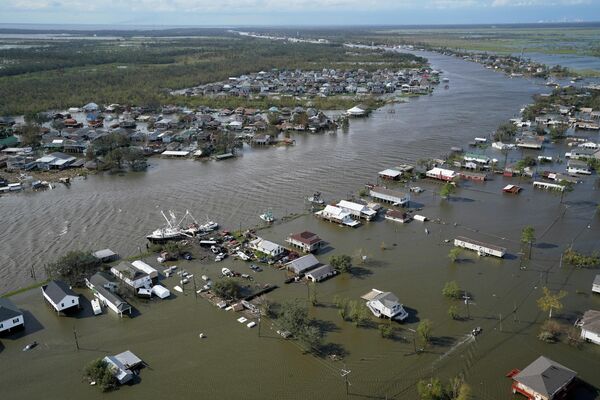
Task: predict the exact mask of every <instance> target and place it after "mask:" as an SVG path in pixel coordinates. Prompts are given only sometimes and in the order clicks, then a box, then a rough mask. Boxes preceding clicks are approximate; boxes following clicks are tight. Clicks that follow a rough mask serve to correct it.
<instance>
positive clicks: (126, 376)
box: [102, 356, 133, 385]
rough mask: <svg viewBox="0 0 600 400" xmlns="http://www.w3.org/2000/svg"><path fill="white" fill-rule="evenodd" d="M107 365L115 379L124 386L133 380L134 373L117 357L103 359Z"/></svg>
mask: <svg viewBox="0 0 600 400" xmlns="http://www.w3.org/2000/svg"><path fill="white" fill-rule="evenodd" d="M102 361H104V362H105V363H106V364H107V365H108V369H109V370H110V372H111V373H112V374H113V376H114V377H115V379H116V380H117V381H119V383H120V384H121V385H122V384H124V383H127V382H129V381H130V380H132V379H133V372H131V370H130V369H129V368H127V367H126V366H125V365H123V363H122V362H121V361H119V359H117V357H115V356H106V357H104V358H103V359H102Z"/></svg>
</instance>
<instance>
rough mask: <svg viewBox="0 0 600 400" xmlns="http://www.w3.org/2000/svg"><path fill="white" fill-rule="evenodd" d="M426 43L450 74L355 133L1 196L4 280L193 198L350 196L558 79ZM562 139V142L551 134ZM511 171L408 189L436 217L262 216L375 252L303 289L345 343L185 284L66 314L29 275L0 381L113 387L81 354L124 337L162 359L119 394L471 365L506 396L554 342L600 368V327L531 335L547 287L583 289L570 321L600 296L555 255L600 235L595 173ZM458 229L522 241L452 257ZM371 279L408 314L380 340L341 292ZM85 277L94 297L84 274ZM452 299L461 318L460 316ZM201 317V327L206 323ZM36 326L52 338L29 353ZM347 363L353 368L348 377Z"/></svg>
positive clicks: (585, 372)
mask: <svg viewBox="0 0 600 400" xmlns="http://www.w3.org/2000/svg"><path fill="white" fill-rule="evenodd" d="M425 55H426V56H427V57H428V58H430V60H431V62H432V64H433V65H434V66H435V67H436V68H439V69H441V70H443V71H444V72H445V74H446V76H447V77H448V78H449V79H450V88H449V89H447V90H445V89H443V88H440V89H438V90H437V91H436V93H435V94H434V95H433V96H427V97H421V98H415V99H411V101H410V102H409V103H406V104H397V105H394V106H386V107H384V108H382V109H381V110H378V111H377V112H375V113H374V114H373V115H372V116H371V117H369V118H366V119H358V120H352V121H351V124H350V129H349V131H348V133H342V132H338V133H337V134H320V135H297V136H295V139H296V141H297V145H296V146H294V147H286V148H283V147H280V148H269V149H249V148H248V149H244V155H243V157H240V158H238V159H234V160H228V161H222V162H197V161H191V160H190V161H185V160H152V161H151V163H152V164H153V165H152V167H151V168H150V169H149V170H148V171H147V172H143V173H138V174H125V175H123V176H114V175H108V174H104V175H97V176H90V177H88V178H87V179H85V180H80V181H76V182H75V183H73V185H72V186H71V187H70V188H66V187H59V188H57V189H55V190H52V191H47V192H44V193H32V194H23V195H17V196H3V197H2V198H0V212H1V215H2V223H3V228H4V229H3V231H2V233H0V242H1V243H3V246H2V252H1V253H0V257H1V259H0V268H2V269H1V270H0V276H1V278H2V280H1V281H0V285H1V286H0V291H7V290H10V289H13V288H15V287H18V286H20V285H25V284H28V283H31V278H30V277H29V275H28V274H29V267H30V266H31V265H33V266H34V267H35V269H36V271H37V273H38V275H42V274H43V265H44V263H45V262H46V261H48V260H52V259H54V258H56V257H58V256H60V255H61V254H62V253H64V252H65V251H67V250H69V249H73V248H88V249H99V248H104V247H110V248H112V249H113V250H116V251H118V252H120V253H121V254H132V253H135V252H136V251H138V246H140V247H142V246H144V238H143V237H144V235H145V234H147V233H148V232H150V231H151V230H152V229H154V228H155V227H157V226H159V225H160V224H162V220H161V217H160V214H159V210H161V209H175V210H180V211H181V210H185V209H189V210H190V211H191V212H192V213H194V214H195V215H196V216H197V217H198V218H203V217H204V216H205V215H208V216H209V217H210V218H211V219H214V220H217V221H219V222H220V223H221V224H222V225H223V226H224V227H225V228H230V229H237V228H238V227H240V226H251V225H257V224H259V219H258V214H259V213H260V212H262V211H264V210H265V209H266V208H272V209H273V212H274V214H275V215H276V216H282V215H285V214H289V213H291V212H303V211H304V210H305V204H304V201H303V197H304V196H306V195H308V194H310V193H311V192H312V191H314V190H319V191H321V192H322V193H323V196H324V197H325V198H326V200H335V199H339V198H342V197H347V196H349V195H350V193H349V192H355V191H356V190H357V189H358V188H359V187H361V186H362V185H363V184H364V183H365V182H367V181H374V180H375V179H376V173H377V171H379V170H381V169H383V168H386V167H392V166H395V165H398V164H400V163H406V162H408V163H414V162H416V161H417V160H418V159H420V158H424V157H435V156H438V155H442V154H444V153H446V152H447V151H448V149H449V148H450V147H451V146H465V144H466V143H467V142H469V141H471V140H472V139H473V138H474V137H475V136H487V135H489V134H490V133H491V132H492V131H493V130H494V129H495V128H496V127H497V125H498V124H500V123H502V122H504V121H505V120H506V119H507V118H510V117H512V116H514V115H515V114H516V113H517V112H518V110H519V108H520V107H521V106H522V105H523V104H526V103H528V102H530V98H531V95H532V94H533V93H536V92H540V91H544V90H548V89H547V88H545V87H544V86H541V85H540V84H539V83H537V82H535V81H531V80H525V79H507V78H506V77H505V76H504V75H502V74H497V73H494V72H492V71H489V70H486V69H484V68H482V67H481V66H480V65H478V64H475V63H465V62H463V61H462V60H459V59H457V58H453V57H445V56H441V55H435V54H425ZM390 108H393V109H394V110H395V112H393V113H390V112H389V109H390ZM595 135H596V136H595V137H594V138H593V139H594V140H597V139H598V137H597V136H598V135H597V134H595ZM564 150H565V149H564V148H561V147H558V146H557V147H554V146H549V148H548V149H546V150H545V151H546V152H547V154H560V153H562V152H564ZM531 154H532V155H533V154H535V153H533V152H531ZM520 155H521V154H520V152H519V153H517V154H514V156H515V157H517V156H520ZM511 157H512V156H511ZM561 167H562V168H564V165H562V166H561V165H555V166H551V167H549V168H551V169H560V168H561ZM507 183H518V180H517V179H508V178H503V177H494V178H493V180H491V181H489V182H487V183H485V184H483V185H481V184H475V183H470V184H469V183H464V184H461V188H460V189H459V191H458V192H457V193H456V194H455V195H454V196H453V198H452V199H451V200H450V201H442V200H441V199H440V198H439V196H437V192H438V190H439V185H438V184H436V183H434V182H425V181H422V182H419V183H418V184H419V185H420V186H422V187H423V188H424V189H425V192H424V193H422V194H419V195H414V196H413V198H412V205H413V207H414V206H420V207H423V211H421V212H420V213H422V214H424V215H427V216H428V217H430V218H432V219H434V220H435V219H439V220H440V221H442V222H441V223H435V222H429V223H427V224H426V225H422V224H421V223H419V222H417V221H414V222H412V223H410V224H406V225H399V224H394V223H391V222H389V221H384V220H379V221H375V222H372V223H368V224H365V225H364V226H361V227H359V228H357V229H354V230H352V229H349V228H342V227H339V226H337V225H335V224H330V223H327V222H324V221H319V220H317V219H316V218H314V217H313V216H311V215H306V216H303V217H300V218H298V219H295V220H293V221H291V222H287V223H283V224H275V225H274V226H273V227H270V228H267V229H265V230H263V231H261V233H260V234H261V235H263V236H264V237H266V238H267V239H270V240H273V241H276V242H279V243H283V240H284V238H285V237H286V236H287V235H288V234H289V233H290V232H296V231H300V230H304V229H307V230H310V231H313V232H315V233H317V234H319V235H320V236H321V237H323V238H324V239H325V240H326V241H327V242H328V243H329V245H328V247H327V249H326V250H325V251H324V252H323V253H321V254H320V255H319V256H318V257H319V258H320V259H321V260H322V261H325V262H326V260H327V258H328V257H329V255H331V254H342V253H346V254H351V255H355V254H357V253H358V252H360V254H363V255H367V262H366V263H365V264H364V265H357V266H356V268H355V271H354V272H355V273H354V274H353V275H352V276H349V275H343V276H338V277H335V278H333V279H330V280H328V281H326V282H323V283H320V284H319V285H318V289H317V298H318V301H319V302H320V303H321V306H319V307H309V308H310V315H311V317H314V318H315V319H317V320H318V321H320V325H321V326H322V328H323V329H324V331H325V332H326V335H325V338H324V343H325V344H329V347H328V349H327V351H326V352H327V353H337V354H342V355H344V358H343V361H332V360H330V359H329V358H327V357H322V358H320V357H313V356H311V355H307V354H303V352H302V350H301V349H299V348H298V347H297V346H296V344H295V343H294V342H291V341H285V340H283V339H281V338H279V337H278V336H277V335H276V334H275V333H274V331H273V330H271V329H270V326H269V325H270V323H269V321H267V322H265V323H264V324H263V326H262V329H261V334H260V336H259V334H258V331H257V330H256V328H254V330H252V329H248V328H246V326H244V325H242V324H239V323H238V322H236V318H237V317H238V316H237V315H235V314H233V313H230V312H225V311H220V310H218V309H217V308H216V307H214V306H212V305H210V304H209V303H208V302H206V301H204V300H202V299H198V300H196V299H195V297H194V295H193V294H191V292H190V291H188V292H187V295H177V296H173V298H172V299H170V300H167V301H152V302H144V301H139V300H138V301H135V302H134V303H133V305H134V306H135V308H136V309H137V313H138V315H137V316H136V317H135V318H132V319H127V318H125V319H122V320H120V319H118V318H117V317H116V316H115V315H113V314H112V313H110V314H105V315H102V316H100V317H91V316H90V310H89V304H88V303H85V304H86V308H85V310H84V311H83V312H82V313H81V314H80V315H78V316H77V317H57V316H56V315H55V314H54V313H52V312H51V311H50V310H49V308H48V307H47V306H46V305H45V304H44V303H43V301H42V300H41V296H40V294H39V292H38V291H37V290H35V291H29V292H26V293H23V294H20V295H17V296H14V297H13V300H14V301H15V303H17V304H18V305H19V306H20V307H21V308H22V309H24V310H25V311H26V318H27V321H28V328H27V330H26V331H25V332H24V333H22V334H19V335H17V336H14V337H9V338H2V339H0V358H1V362H0V372H1V373H0V387H2V388H3V394H5V395H6V396H8V397H7V398H11V399H28V398H33V397H39V396H41V395H42V394H43V395H44V396H45V397H46V398H52V399H53V398H64V397H65V396H70V397H73V398H84V397H85V398H90V399H95V398H104V397H103V395H101V394H100V392H99V390H98V389H97V388H95V387H90V386H88V385H86V384H83V383H81V370H82V368H83V366H84V365H85V364H86V363H87V362H88V361H89V360H91V359H94V358H96V357H100V356H104V355H106V354H113V353H117V352H121V351H124V350H127V349H130V350H132V351H134V352H135V353H136V354H137V355H138V356H140V357H141V358H142V359H144V360H145V361H146V362H147V363H148V364H149V367H148V368H145V369H144V370H142V371H141V374H140V382H139V384H136V385H133V386H131V387H130V386H126V387H123V388H121V389H120V390H118V391H117V392H115V393H113V394H111V395H110V396H111V397H114V398H115V399H121V398H147V397H149V396H154V397H157V398H167V397H172V398H191V397H196V396H202V397H206V398H248V399H254V398H256V399H259V398H285V399H301V398H305V397H306V395H307V394H310V396H311V397H313V398H316V399H337V398H340V399H343V398H347V397H348V398H364V397H369V398H381V399H384V398H397V399H412V398H416V390H415V382H416V381H417V380H418V379H420V378H427V377H429V376H430V375H435V376H440V377H442V378H443V379H447V378H449V377H452V376H456V375H458V374H463V375H464V376H465V378H466V379H467V381H468V382H469V383H470V384H471V386H472V388H473V391H474V394H475V397H476V398H478V399H492V400H496V399H497V400H500V399H506V398H510V381H509V380H508V379H507V378H505V376H504V375H505V374H506V372H508V371H509V370H511V369H513V368H523V367H524V366H526V365H527V364H529V363H530V362H532V361H533V360H534V359H535V358H537V357H538V356H539V355H541V354H544V355H546V356H549V357H550V358H553V359H555V360H556V361H558V362H560V363H562V364H564V365H566V366H568V367H570V368H572V369H574V370H576V371H577V372H578V373H579V376H580V377H581V378H582V379H583V380H584V381H586V382H588V383H589V384H590V385H593V386H596V387H598V386H600V380H599V378H598V376H597V374H596V373H595V372H594V371H597V370H598V368H600V350H598V348H597V347H598V346H593V345H589V344H587V345H584V347H582V348H581V349H577V348H575V347H572V346H569V345H567V344H563V343H557V344H554V345H549V344H544V343H542V342H540V341H539V340H537V339H536V337H535V336H536V335H537V331H538V330H539V325H540V324H541V323H542V322H543V321H544V319H545V317H546V316H545V314H544V313H541V312H540V311H539V310H538V309H537V306H536V299H537V298H538V297H539V296H540V292H541V287H542V286H549V287H550V288H552V289H553V290H558V289H564V290H567V291H568V292H569V294H568V296H567V297H566V298H565V299H564V304H565V307H564V309H563V310H561V311H558V312H555V318H556V319H557V320H558V321H560V322H561V323H564V324H571V323H572V322H573V321H574V319H575V318H576V316H577V315H578V313H580V312H581V311H585V310H587V309H590V308H591V309H600V299H599V298H598V296H591V293H590V289H591V282H592V280H593V278H594V276H595V274H596V271H595V270H574V269H573V268H571V267H568V266H564V265H561V264H560V254H561V252H562V251H563V250H564V249H565V248H566V246H568V245H570V244H573V245H575V246H576V248H577V249H579V250H582V251H585V252H590V251H592V250H594V249H598V248H600V239H599V238H600V221H599V220H598V216H597V215H595V214H594V211H595V208H596V205H597V203H598V192H597V188H596V181H595V177H590V178H586V179H584V183H581V184H578V185H577V187H576V190H575V191H574V192H572V193H568V194H566V195H565V199H564V202H563V204H561V203H560V197H559V196H557V195H555V194H552V193H548V192H545V191H538V190H533V189H532V188H531V186H530V184H526V183H523V186H524V187H525V191H524V192H523V193H522V194H521V195H518V196H509V195H503V194H502V193H501V188H502V187H503V185H505V184H507ZM525 225H532V226H534V227H535V229H536V236H537V244H536V246H535V248H534V255H533V260H532V261H525V262H524V267H525V269H521V268H520V266H521V262H520V259H519V251H520V244H519V236H520V231H521V228H522V227H523V226H525ZM425 228H427V229H428V232H429V233H426V232H425ZM457 235H464V236H470V237H474V238H477V239H479V240H483V241H487V242H490V243H494V244H496V245H500V246H504V247H506V248H507V249H508V253H509V256H508V257H507V258H506V259H504V260H497V259H493V258H491V257H486V258H479V257H477V256H476V255H475V254H471V253H465V254H463V255H462V256H461V262H459V263H456V264H452V263H450V261H449V260H448V257H447V254H448V251H449V249H450V247H451V244H450V243H447V242H446V240H447V239H452V238H454V237H455V236H457ZM197 255H200V254H197ZM149 262H150V263H152V264H154V265H156V262H155V261H154V260H152V259H150V260H149ZM222 266H227V267H230V268H233V269H235V270H238V271H240V272H247V271H249V269H248V267H247V265H246V264H245V263H243V262H240V261H231V260H227V261H225V262H223V263H209V264H206V263H197V262H191V263H187V264H180V268H181V267H185V268H186V269H187V270H189V271H190V272H192V273H194V274H195V275H196V276H200V275H202V274H206V275H208V276H210V277H212V278H216V277H217V275H218V273H219V271H220V269H221V267H222ZM254 276H255V278H256V281H257V282H260V283H273V284H277V285H280V286H281V288H279V289H277V290H275V291H274V292H272V293H271V294H269V298H270V299H271V300H273V301H277V302H284V301H297V302H304V301H306V298H307V288H306V286H305V285H302V284H292V285H283V273H282V272H281V271H276V270H274V269H271V268H269V267H267V266H265V268H264V271H263V272H260V273H256V274H254ZM449 280H457V282H458V283H459V285H460V286H461V288H463V289H464V290H467V291H468V293H469V295H470V296H471V303H470V304H469V308H468V309H467V307H466V305H465V304H463V303H462V302H460V301H455V302H454V303H453V302H452V301H449V300H447V299H444V298H443V296H442V295H441V289H442V287H443V285H444V282H446V281H449ZM163 283H164V284H165V285H166V286H167V287H169V288H172V287H173V286H174V285H175V284H176V282H175V281H174V279H173V278H170V279H167V280H165V281H163ZM372 288H378V289H381V290H389V291H392V292H393V293H395V294H396V295H397V296H398V297H399V298H400V301H401V302H403V303H404V305H405V307H406V308H407V310H408V311H409V313H410V315H411V317H410V318H409V320H408V321H407V322H406V323H405V324H403V325H401V326H400V325H399V326H398V332H397V335H396V339H395V340H385V339H382V338H381V337H380V334H379V332H378V330H377V329H376V328H375V329H372V328H371V329H369V328H356V327H354V325H353V324H352V323H349V322H343V321H341V319H340V317H339V315H338V313H337V310H336V309H335V308H334V307H333V306H332V300H333V297H334V296H335V295H337V296H342V297H346V298H349V299H352V300H359V297H360V296H361V295H362V294H364V293H366V292H368V291H369V290H370V289H372ZM81 292H82V293H83V294H84V296H85V297H87V298H88V299H89V298H90V293H89V291H87V290H82V291H81ZM451 304H454V305H456V306H457V307H458V309H459V313H460V314H461V316H462V317H464V318H465V320H460V321H453V320H451V319H450V318H449V317H448V315H447V310H448V307H449V306H450V305H451ZM515 309H516V310H517V312H516V313H513V311H514V310H515ZM423 319H429V320H431V321H433V332H432V336H433V337H434V340H433V343H432V344H431V345H430V346H428V347H427V349H426V352H424V353H423V354H420V355H415V354H414V352H413V343H412V331H411V330H414V329H416V327H417V324H418V322H419V321H421V320H423ZM500 320H501V321H502V322H500ZM475 326H481V327H482V328H483V334H482V335H480V336H478V338H477V339H476V340H474V339H469V338H468V336H467V334H468V332H469V331H470V330H471V329H473V328H474V327H475ZM74 329H75V330H76V331H77V335H78V338H79V344H80V347H81V349H80V350H79V351H77V350H76V349H75V343H74V340H73V330H74ZM200 332H203V333H205V334H206V335H207V338H206V339H203V340H200V339H198V334H199V333H200ZM33 340H37V341H38V342H39V343H40V346H39V347H38V348H37V349H35V350H33V351H31V352H26V353H23V352H21V348H22V347H23V346H24V345H25V344H27V343H29V342H31V341H33ZM342 369H345V370H350V371H351V372H350V375H349V381H350V386H349V393H350V394H349V396H347V394H346V389H345V386H344V380H343V379H342V377H341V370H342ZM577 398H578V399H579V398H582V399H587V398H593V397H577Z"/></svg>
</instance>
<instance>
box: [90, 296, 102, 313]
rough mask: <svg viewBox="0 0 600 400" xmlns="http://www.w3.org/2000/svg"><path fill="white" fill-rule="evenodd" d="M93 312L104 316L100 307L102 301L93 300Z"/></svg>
mask: <svg viewBox="0 0 600 400" xmlns="http://www.w3.org/2000/svg"><path fill="white" fill-rule="evenodd" d="M92 310H93V311H94V315H98V314H102V306H101V305H100V300H98V299H93V300H92Z"/></svg>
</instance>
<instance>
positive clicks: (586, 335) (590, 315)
mask: <svg viewBox="0 0 600 400" xmlns="http://www.w3.org/2000/svg"><path fill="white" fill-rule="evenodd" d="M577 326H580V327H581V338H582V339H584V340H587V341H590V342H592V343H595V344H600V311H596V310H588V311H586V312H585V313H584V314H583V317H582V318H581V319H580V320H579V321H577Z"/></svg>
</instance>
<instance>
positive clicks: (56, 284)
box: [42, 281, 79, 313]
mask: <svg viewBox="0 0 600 400" xmlns="http://www.w3.org/2000/svg"><path fill="white" fill-rule="evenodd" d="M42 295H43V296H44V299H46V301H47V302H48V304H50V305H51V306H52V308H54V310H56V312H57V313H60V312H62V311H66V310H70V309H73V308H79V295H78V294H77V293H75V292H74V291H73V290H72V289H71V288H70V287H69V285H67V284H66V283H65V282H63V281H50V282H48V284H47V285H44V286H42Z"/></svg>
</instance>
